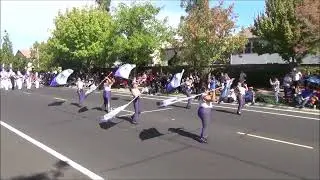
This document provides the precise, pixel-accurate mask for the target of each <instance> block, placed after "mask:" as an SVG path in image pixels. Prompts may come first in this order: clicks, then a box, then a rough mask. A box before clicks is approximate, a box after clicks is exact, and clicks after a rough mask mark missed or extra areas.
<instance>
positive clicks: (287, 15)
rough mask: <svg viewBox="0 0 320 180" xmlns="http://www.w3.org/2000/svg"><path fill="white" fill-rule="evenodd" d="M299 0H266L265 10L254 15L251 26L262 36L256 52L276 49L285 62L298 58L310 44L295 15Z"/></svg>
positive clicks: (306, 51) (300, 58) (260, 52)
mask: <svg viewBox="0 0 320 180" xmlns="http://www.w3.org/2000/svg"><path fill="white" fill-rule="evenodd" d="M299 4H300V1H299V0H266V11H265V13H264V14H261V15H259V16H258V17H257V18H256V19H255V21H254V28H253V30H252V32H253V34H254V35H256V36H258V37H259V38H261V39H262V41H261V42H260V43H259V45H258V47H257V48H256V49H257V50H258V52H259V54H263V53H278V54H279V55H280V56H281V57H282V58H283V59H284V60H286V61H288V62H294V63H300V62H301V60H302V58H303V57H304V56H305V55H306V54H307V53H308V49H311V48H312V47H310V45H311V44H310V43H308V42H307V40H308V34H306V33H303V26H302V24H301V23H302V22H301V20H300V19H299V18H298V14H297V7H298V5H299ZM318 20H319V18H318ZM317 28H318V27H317ZM309 35H310V34H309Z"/></svg>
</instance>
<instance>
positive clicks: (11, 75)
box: [8, 64, 16, 90]
mask: <svg viewBox="0 0 320 180" xmlns="http://www.w3.org/2000/svg"><path fill="white" fill-rule="evenodd" d="M15 76H16V73H14V72H13V71H12V64H10V69H9V72H8V77H9V79H8V86H9V89H12V90H14V87H15Z"/></svg>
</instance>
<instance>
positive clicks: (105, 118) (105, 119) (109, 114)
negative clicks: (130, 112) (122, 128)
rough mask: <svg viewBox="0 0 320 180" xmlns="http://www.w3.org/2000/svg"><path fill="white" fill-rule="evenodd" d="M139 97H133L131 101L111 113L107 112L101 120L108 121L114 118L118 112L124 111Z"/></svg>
mask: <svg viewBox="0 0 320 180" xmlns="http://www.w3.org/2000/svg"><path fill="white" fill-rule="evenodd" d="M136 98H137V97H135V98H133V99H132V100H131V101H130V102H129V103H127V104H125V105H122V106H120V107H118V108H116V109H114V110H112V111H110V112H109V113H107V114H105V115H104V116H103V117H102V119H100V122H108V121H109V120H110V119H112V118H114V117H115V116H116V115H117V114H119V113H120V112H121V111H123V110H124V109H125V108H127V107H128V106H129V104H130V103H132V102H133V101H134V100H135V99H136Z"/></svg>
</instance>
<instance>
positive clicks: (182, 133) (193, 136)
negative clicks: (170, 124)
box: [168, 128, 200, 141]
mask: <svg viewBox="0 0 320 180" xmlns="http://www.w3.org/2000/svg"><path fill="white" fill-rule="evenodd" d="M168 131H170V132H173V133H177V134H179V135H180V136H184V137H187V138H191V139H193V140H196V141H199V140H200V136H199V135H197V134H193V133H191V132H187V131H185V130H183V129H182V128H169V129H168Z"/></svg>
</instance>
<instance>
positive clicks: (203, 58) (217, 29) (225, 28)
mask: <svg viewBox="0 0 320 180" xmlns="http://www.w3.org/2000/svg"><path fill="white" fill-rule="evenodd" d="M234 18H235V17H234V15H233V6H229V7H228V8H226V9H225V8H223V2H220V3H219V4H218V5H217V6H215V7H213V8H210V7H209V2H208V0H202V1H201V3H200V4H198V5H197V6H196V7H194V8H192V9H191V10H190V12H189V13H188V15H187V16H186V17H185V18H184V20H183V22H182V23H181V26H180V29H179V33H180V35H181V36H182V37H183V42H182V43H181V46H182V47H183V49H182V54H183V61H185V62H187V63H188V64H190V65H193V66H194V67H195V68H196V69H201V68H202V67H203V66H208V65H211V64H212V63H214V62H216V61H220V62H221V61H222V62H227V61H228V60H229V57H230V55H231V53H233V52H234V51H237V50H239V49H241V48H243V47H244V45H245V44H246V42H247V40H246V38H245V37H243V36H237V35H232V32H233V30H234V29H235V28H236V26H235V19H234Z"/></svg>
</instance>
